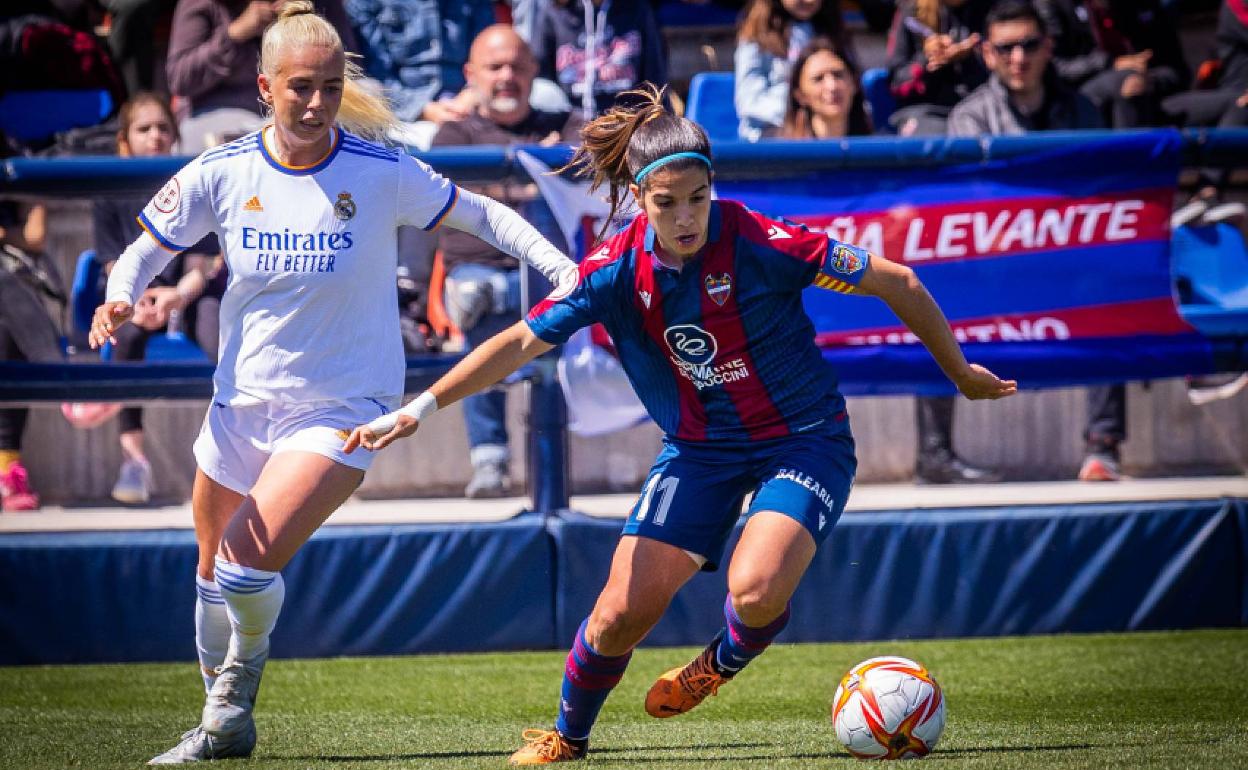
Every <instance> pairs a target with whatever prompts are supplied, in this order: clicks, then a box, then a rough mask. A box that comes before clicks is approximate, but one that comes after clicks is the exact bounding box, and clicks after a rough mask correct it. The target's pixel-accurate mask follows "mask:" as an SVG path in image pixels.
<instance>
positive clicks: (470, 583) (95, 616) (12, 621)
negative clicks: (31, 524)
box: [0, 515, 556, 665]
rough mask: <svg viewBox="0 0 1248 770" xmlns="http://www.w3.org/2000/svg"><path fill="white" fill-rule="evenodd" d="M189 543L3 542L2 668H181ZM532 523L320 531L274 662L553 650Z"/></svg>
mask: <svg viewBox="0 0 1248 770" xmlns="http://www.w3.org/2000/svg"><path fill="white" fill-rule="evenodd" d="M195 562H196V550H195V539H194V536H193V534H192V533H191V531H190V530H179V531H148V532H85V533H73V532H58V533H48V534H9V535H3V536H0V665H4V664H15V663H86V662H103V661H143V660H152V661H155V660H192V659H194V655H195V645H194V637H193V628H192V619H193V612H194V601H195V585H194V576H195ZM552 564H553V559H552V554H551V550H550V540H549V538H548V536H547V534H546V530H545V528H544V527H543V525H542V521H541V518H540V517H537V516H533V515H523V516H519V517H517V518H515V519H512V520H510V521H505V522H501V523H494V524H468V525H464V524H447V525H433V524H429V525H407V526H359V527H356V526H350V527H337V526H335V527H325V528H323V529H321V531H319V532H317V533H316V535H315V536H313V538H312V540H311V541H309V542H308V544H307V545H306V546H304V548H303V549H302V550H301V551H300V552H299V554H298V555H297V556H296V557H295V558H294V559H293V560H292V561H291V563H290V564H289V565H288V566H287V567H286V569H285V570H283V571H282V575H283V577H284V579H285V581H286V604H285V606H284V607H283V609H282V616H281V620H280V621H279V622H278V624H277V630H276V631H275V632H274V635H273V647H274V650H275V651H276V654H277V655H279V656H281V657H321V656H331V655H351V654H385V655H390V654H408V653H422V652H467V651H479V650H508V649H535V648H536V649H547V648H550V647H552V646H556V643H555V639H554V636H553V633H552V632H553V628H554V610H553V607H552V605H551V585H552V582H553V581H552V578H551V568H552Z"/></svg>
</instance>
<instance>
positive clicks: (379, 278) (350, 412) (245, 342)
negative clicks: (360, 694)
mask: <svg viewBox="0 0 1248 770" xmlns="http://www.w3.org/2000/svg"><path fill="white" fill-rule="evenodd" d="M260 61H261V66H260V73H259V75H258V77H257V84H258V86H259V90H260V96H261V99H262V100H263V101H264V103H265V105H266V106H267V107H268V109H269V110H270V112H271V117H270V119H269V121H268V122H267V124H266V125H265V126H264V127H263V128H262V129H260V130H259V131H257V132H255V133H252V134H249V135H247V136H244V137H243V138H241V139H238V140H237V141H234V142H231V143H229V144H225V145H221V146H219V147H216V148H214V149H212V150H208V151H207V152H205V153H203V154H202V155H200V156H199V157H197V158H196V159H195V160H193V161H191V162H190V163H189V164H187V165H186V166H185V167H183V168H182V170H180V171H179V172H178V173H177V174H176V175H175V176H174V177H173V179H171V180H170V181H169V182H168V183H167V184H166V185H165V186H164V188H162V189H161V190H160V192H158V193H157V194H156V195H155V197H153V198H152V200H151V202H150V203H149V204H148V205H147V207H146V208H144V209H143V212H142V213H141V214H140V215H139V221H140V222H141V223H142V225H143V227H144V230H145V231H146V232H144V233H143V235H142V236H140V237H139V238H138V239H137V240H135V241H134V242H133V243H131V244H130V246H128V247H127V248H126V250H125V252H124V253H123V254H122V255H121V258H120V259H119V260H118V261H117V265H116V267H114V268H113V271H112V274H111V275H110V276H109V281H108V291H107V294H106V301H105V303H104V304H103V305H101V306H100V307H99V308H98V309H97V310H96V313H95V318H94V320H93V324H92V330H91V335H90V336H91V343H92V345H93V346H98V345H101V344H103V343H104V342H105V341H106V340H109V341H112V340H113V339H114V338H115V334H116V331H117V329H118V328H119V327H120V326H121V325H122V324H123V323H125V322H126V321H127V320H129V319H130V318H131V317H132V315H133V314H134V312H135V311H134V305H135V299H136V297H137V296H138V295H139V294H141V293H142V291H143V289H144V288H145V287H146V286H147V284H148V282H149V281H150V280H151V278H152V276H153V275H155V274H156V273H157V272H159V270H160V269H161V267H163V265H164V264H166V263H167V262H168V261H169V260H170V259H171V258H172V256H173V254H174V253H176V252H178V251H180V250H182V249H183V248H185V247H184V246H182V245H180V244H187V243H195V242H196V241H197V240H199V239H200V238H201V237H203V236H204V235H205V234H206V233H208V232H210V231H215V232H217V233H218V235H219V237H220V238H221V239H222V245H223V247H224V252H225V254H226V258H227V261H228V268H229V272H230V282H229V286H228V287H227V288H226V291H225V295H224V297H223V299H222V302H221V351H220V362H219V364H218V366H217V370H216V374H215V376H214V381H213V385H214V395H213V401H212V406H211V407H210V408H209V410H208V415H207V417H206V418H205V420H204V425H203V428H202V430H201V431H200V434H199V437H198V439H197V440H196V441H195V460H196V464H197V466H198V470H197V471H196V474H195V485H194V491H193V501H192V504H193V510H194V517H195V535H196V539H197V541H198V544H199V565H198V575H197V581H196V582H197V591H198V598H199V600H198V602H197V604H196V612H195V626H196V628H195V630H196V643H197V646H198V650H199V659H200V665H201V667H202V669H203V676H204V686H205V688H206V689H207V697H206V699H205V703H204V708H203V713H202V718H201V720H200V724H199V725H198V726H197V727H195V728H194V729H192V730H190V731H189V732H187V733H186V735H184V736H183V738H182V740H181V741H180V742H179V743H178V745H177V746H175V747H174V748H172V749H170V750H169V751H167V752H165V753H164V754H161V755H160V756H158V757H156V758H155V759H154V760H152V762H153V763H155V764H176V763H182V762H191V761H198V760H205V759H220V758H224V757H238V756H248V755H250V754H251V752H252V749H253V748H254V746H255V743H256V727H255V721H254V719H253V716H252V712H253V710H254V706H255V700H256V693H257V691H258V689H259V686H260V677H261V674H262V672H263V670H264V664H265V661H266V660H267V658H268V655H269V634H270V632H271V631H272V630H273V627H274V625H275V624H276V622H277V616H278V613H279V612H280V610H281V607H282V602H283V598H284V595H285V587H284V584H283V581H282V576H281V569H282V568H283V567H284V566H285V565H286V564H287V562H289V561H290V559H291V558H292V557H293V556H294V555H295V553H296V552H297V551H298V550H299V549H300V547H302V545H303V544H304V543H305V542H306V541H307V539H308V538H309V537H310V536H311V535H312V533H313V532H315V531H316V529H317V528H318V527H319V526H320V525H321V523H322V522H324V521H325V519H326V518H327V517H328V516H329V515H330V513H332V512H333V511H334V510H335V509H336V508H337V507H338V506H339V505H341V504H342V503H343V502H344V501H345V500H346V499H347V498H348V497H349V496H350V495H351V493H352V492H353V491H354V490H355V489H356V487H358V486H359V484H360V482H361V480H362V479H363V478H364V472H365V470H367V468H368V467H369V464H370V460H371V458H370V457H369V456H367V455H365V454H364V453H361V454H358V455H354V456H351V455H348V454H346V453H345V452H343V451H342V439H341V438H339V436H338V433H339V431H341V430H342V429H343V428H346V427H350V426H352V425H355V424H357V423H359V422H361V421H363V420H367V419H368V418H369V417H372V416H376V415H380V414H384V413H386V412H387V411H388V410H389V409H391V408H393V407H394V406H397V405H398V403H399V402H400V400H401V398H402V393H403V381H404V373H405V361H404V357H403V343H402V339H401V335H400V332H399V317H398V304H397V303H396V302H395V272H396V269H397V242H396V241H397V231H398V227H399V226H400V225H414V226H417V227H422V228H424V229H426V230H433V229H435V228H436V227H438V226H439V225H441V224H443V223H445V224H447V225H449V226H451V227H454V228H456V229H461V230H464V231H466V232H472V233H475V234H476V235H478V236H479V237H481V238H482V239H483V240H486V241H487V242H489V243H491V244H492V245H494V246H495V247H496V248H498V249H500V250H502V251H505V252H507V253H509V254H512V255H514V256H516V257H519V258H521V259H524V260H526V261H528V262H530V263H532V264H534V265H535V266H536V267H537V268H538V269H539V270H541V271H542V272H544V273H545V274H546V275H547V277H548V278H550V279H551V280H552V281H555V282H556V283H557V282H559V280H560V279H561V278H563V279H564V280H565V282H566V281H567V280H568V276H567V275H566V274H567V273H568V272H569V271H570V272H571V273H575V266H574V265H573V264H572V262H571V261H570V260H568V259H567V257H565V256H563V255H562V254H560V253H559V252H558V251H557V250H556V249H555V248H554V247H553V246H551V245H550V244H549V243H547V242H546V241H545V240H544V239H543V238H542V237H541V236H540V235H539V234H538V233H537V231H536V230H534V229H533V228H532V227H531V226H530V225H529V224H528V223H527V222H525V221H524V220H523V219H521V218H520V217H519V216H517V215H516V214H515V213H514V212H512V211H511V210H510V209H508V208H506V207H505V206H503V205H501V204H499V203H496V202H494V201H491V200H490V199H488V198H485V197H482V196H479V195H475V194H473V193H471V192H468V191H466V190H460V189H459V188H457V187H456V186H455V185H454V184H452V183H451V182H450V181H448V180H447V179H444V178H443V177H441V176H440V175H438V174H437V173H435V172H434V171H433V170H432V169H430V168H429V167H428V166H426V165H424V164H423V163H420V162H419V161H417V160H415V159H414V158H411V157H410V156H408V155H406V154H404V153H400V152H399V151H397V150H394V149H390V148H388V147H385V146H382V145H380V144H376V143H374V142H372V141H369V140H368V139H366V138H363V137H379V136H383V135H384V134H385V131H386V130H387V129H388V128H389V127H390V126H392V125H393V123H394V116H393V114H392V113H391V111H390V110H389V108H388V106H387V105H386V103H385V102H384V101H382V100H380V99H379V98H377V97H375V96H373V95H371V94H370V93H368V92H367V91H365V90H364V89H362V88H361V87H360V86H359V85H357V84H356V82H355V77H356V75H357V74H358V72H357V70H356V68H355V67H354V66H353V65H350V64H349V63H348V62H347V59H346V54H345V52H344V50H343V46H342V41H341V39H340V38H339V37H338V33H337V32H335V31H334V28H333V27H332V26H330V25H329V24H328V23H327V22H326V21H325V20H324V19H323V18H321V17H320V16H317V15H316V14H315V13H313V11H312V4H311V3H309V2H306V0H294V1H293V2H289V3H287V4H286V5H285V6H284V7H283V8H282V11H281V15H280V18H279V19H278V20H277V21H276V22H274V23H273V25H272V26H270V27H269V28H268V29H267V30H266V31H265V33H264V39H263V42H262V45H261V59H260Z"/></svg>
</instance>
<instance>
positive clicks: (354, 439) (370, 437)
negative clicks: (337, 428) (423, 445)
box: [339, 414, 420, 454]
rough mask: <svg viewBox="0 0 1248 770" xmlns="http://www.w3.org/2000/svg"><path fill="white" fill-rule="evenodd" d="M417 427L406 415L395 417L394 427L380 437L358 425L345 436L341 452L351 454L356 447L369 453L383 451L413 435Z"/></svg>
mask: <svg viewBox="0 0 1248 770" xmlns="http://www.w3.org/2000/svg"><path fill="white" fill-rule="evenodd" d="M419 427H420V421H419V420H417V419H416V418H415V417H412V416H410V415H406V414H398V415H396V416H395V420H394V427H393V428H391V429H390V432H389V433H385V434H383V435H381V436H378V435H377V434H376V433H375V432H374V431H373V429H372V428H370V427H368V426H367V425H360V426H359V427H357V428H356V429H355V430H353V431H351V433H350V434H349V435H346V436H345V438H346V442H345V443H344V444H343V445H342V451H344V452H346V453H347V454H351V453H352V452H354V451H355V450H356V447H364V448H365V449H367V450H369V451H370V452H376V451H377V450H379V449H385V448H386V447H388V446H390V445H391V444H393V443H394V442H395V441H398V440H399V439H401V438H407V437H408V436H410V435H412V434H413V433H415V432H416V429H417V428H419ZM345 433H346V431H341V432H340V433H339V435H343V434H345Z"/></svg>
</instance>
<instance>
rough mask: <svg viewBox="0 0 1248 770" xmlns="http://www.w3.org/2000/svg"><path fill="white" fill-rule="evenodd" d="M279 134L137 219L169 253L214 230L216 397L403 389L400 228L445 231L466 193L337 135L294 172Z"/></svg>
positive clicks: (251, 141)
mask: <svg viewBox="0 0 1248 770" xmlns="http://www.w3.org/2000/svg"><path fill="white" fill-rule="evenodd" d="M272 131H273V128H272V126H266V127H265V128H264V129H262V130H261V131H258V132H256V133H253V134H249V135H248V136H245V137H243V138H241V139H239V140H237V141H234V142H231V143H229V144H225V145H222V146H220V147H216V148H213V149H211V150H208V151H207V152H205V153H203V154H202V155H200V156H199V157H198V158H196V159H195V160H193V161H191V162H190V163H189V164H187V165H186V166H185V167H184V168H183V169H182V170H181V171H179V172H178V173H177V174H176V175H175V176H174V177H173V179H171V180H169V182H168V183H167V184H166V185H165V186H164V187H163V188H162V189H161V191H160V192H158V193H157V194H156V196H155V197H154V198H152V200H151V202H150V203H148V205H147V207H146V208H145V209H143V213H142V214H140V215H139V220H140V222H141V223H142V224H143V226H144V227H145V228H146V229H147V230H148V232H150V233H151V235H152V236H153V237H154V238H155V239H156V240H157V241H158V242H159V243H160V244H161V245H162V246H164V247H165V248H166V249H169V250H171V251H181V250H183V249H185V248H187V247H188V246H189V245H191V244H193V243H196V242H197V241H199V239H200V238H202V237H203V236H204V235H206V234H207V233H209V232H215V233H217V237H218V239H219V241H220V243H221V247H222V249H223V250H224V252H225V259H226V264H227V265H228V267H229V282H228V284H227V287H226V291H225V296H224V298H223V299H222V301H221V358H220V361H219V363H218V365H217V372H216V376H215V382H214V384H215V389H216V400H217V401H219V402H222V403H228V404H249V403H257V402H261V401H290V402H295V401H297V402H308V401H329V400H340V399H344V398H354V397H377V398H381V397H385V398H393V397H395V396H398V395H401V394H402V392H403V376H404V371H405V363H404V356H403V343H402V339H401V337H400V334H399V310H398V300H397V295H396V289H395V273H396V268H397V227H398V226H399V225H413V226H416V227H421V228H424V229H426V230H432V229H433V228H435V227H437V226H438V224H439V223H441V221H442V220H443V219H444V218H445V217H446V215H447V213H448V212H450V210H451V208H452V207H453V206H454V205H455V201H456V195H457V188H456V187H455V185H453V184H452V183H451V182H450V181H449V180H447V179H445V178H444V177H442V176H440V175H438V174H437V173H435V172H434V171H433V170H432V169H430V168H429V167H428V166H426V165H425V164H423V163H421V162H420V161H418V160H416V159H414V158H412V157H410V156H409V155H407V154H406V153H402V152H399V151H397V150H392V149H388V148H385V147H382V146H380V145H377V144H373V143H371V142H367V141H365V140H363V139H361V138H359V137H357V136H354V135H352V134H350V133H348V132H346V131H342V130H341V129H337V128H335V129H333V133H332V136H331V139H332V142H331V147H330V150H329V152H328V153H327V154H326V155H325V157H323V158H322V159H321V160H319V161H317V162H316V163H314V164H312V165H310V166H299V167H295V166H288V165H285V164H283V163H281V162H280V161H278V160H277V158H276V157H275V155H274V153H273V152H272V150H271V148H272V146H273V138H272Z"/></svg>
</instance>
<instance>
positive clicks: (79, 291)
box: [69, 249, 208, 363]
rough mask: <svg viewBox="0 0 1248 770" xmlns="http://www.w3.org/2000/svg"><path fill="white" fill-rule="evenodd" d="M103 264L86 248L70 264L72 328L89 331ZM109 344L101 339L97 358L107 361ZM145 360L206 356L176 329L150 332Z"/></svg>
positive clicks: (201, 359) (110, 354)
mask: <svg viewBox="0 0 1248 770" xmlns="http://www.w3.org/2000/svg"><path fill="white" fill-rule="evenodd" d="M102 270H103V267H102V266H101V265H100V263H99V262H97V261H96V259H95V252H94V251H93V250H91V249H87V250H86V251H84V252H82V253H81V254H79V255H78V263H77V264H76V265H75V267H74V281H73V284H72V285H71V287H70V294H69V305H70V315H71V317H72V322H73V327H74V331H75V332H77V333H79V334H82V335H86V334H87V332H89V331H91V319H92V318H93V317H94V316H95V309H96V308H97V307H99V304H100V302H101V300H102V299H103V298H102V297H100V292H99V281H100V273H101V272H102ZM112 358H113V346H112V345H111V344H109V343H107V342H106V343H104V347H102V348H100V360H101V361H111V360H112ZM143 360H145V361H188V362H192V361H193V362H196V363H200V362H206V361H207V360H208V356H207V355H205V354H204V351H202V350H200V349H199V346H198V345H196V344H195V343H194V342H192V341H191V340H190V339H189V338H188V337H187V336H186V335H185V334H183V333H182V332H179V331H169V332H165V333H164V334H153V335H152V336H151V337H149V338H148V340H147V352H146V353H145V354H144V356H143Z"/></svg>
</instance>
